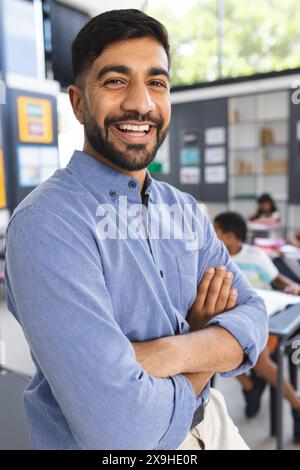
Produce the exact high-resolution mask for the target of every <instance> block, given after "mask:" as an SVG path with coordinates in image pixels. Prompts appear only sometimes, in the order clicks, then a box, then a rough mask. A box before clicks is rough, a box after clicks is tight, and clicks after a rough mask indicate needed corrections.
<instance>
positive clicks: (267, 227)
mask: <svg viewBox="0 0 300 470" xmlns="http://www.w3.org/2000/svg"><path fill="white" fill-rule="evenodd" d="M247 227H248V229H249V230H253V231H263V232H269V231H271V230H274V229H279V228H282V225H281V224H280V223H274V224H263V223H260V222H247Z"/></svg>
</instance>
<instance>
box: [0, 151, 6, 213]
mask: <svg viewBox="0 0 300 470" xmlns="http://www.w3.org/2000/svg"><path fill="white" fill-rule="evenodd" d="M5 207H6V190H5V171H4V157H3V150H2V149H1V148H0V209H4V208H5Z"/></svg>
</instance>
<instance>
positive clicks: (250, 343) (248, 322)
mask: <svg viewBox="0 0 300 470" xmlns="http://www.w3.org/2000/svg"><path fill="white" fill-rule="evenodd" d="M205 223H206V228H205V237H204V240H205V242H204V246H203V251H202V255H203V256H201V257H200V258H201V259H200V261H201V269H200V268H199V272H200V278H201V277H202V275H203V273H204V270H205V268H207V267H208V266H212V267H217V266H220V265H225V266H226V267H227V270H228V271H230V272H232V274H233V284H232V287H234V288H236V289H237V292H238V299H237V306H236V307H235V308H234V309H232V310H230V311H228V312H225V313H222V314H220V315H217V316H215V317H213V318H212V320H210V321H209V322H208V323H207V326H209V325H218V326H220V327H222V328H224V329H226V330H227V331H229V333H231V334H232V335H233V336H234V337H235V339H236V340H237V341H238V342H239V343H240V345H241V347H242V348H243V350H244V353H245V355H246V359H245V361H244V363H243V364H241V366H240V367H238V368H237V369H235V370H233V371H230V372H224V373H223V374H222V375H224V376H229V377H230V376H235V375H239V374H241V373H243V372H245V371H247V370H248V369H250V368H251V367H253V366H254V365H255V364H256V361H257V359H258V356H259V354H260V352H261V351H262V350H263V348H264V347H265V345H266V342H267V338H268V315H267V312H266V307H265V304H264V301H263V300H262V299H261V298H260V297H259V296H258V295H257V294H256V293H255V291H254V289H253V288H252V287H251V285H250V284H249V282H248V281H247V279H246V277H245V276H244V274H243V273H242V272H241V271H240V270H239V268H238V267H237V265H236V264H235V263H234V262H233V260H232V259H231V258H230V255H229V254H228V251H227V249H226V248H225V246H224V244H223V243H222V242H221V241H220V240H218V238H217V236H216V233H215V231H214V229H213V227H212V224H211V223H210V221H209V220H208V217H206V216H205ZM199 280H200V279H198V281H199Z"/></svg>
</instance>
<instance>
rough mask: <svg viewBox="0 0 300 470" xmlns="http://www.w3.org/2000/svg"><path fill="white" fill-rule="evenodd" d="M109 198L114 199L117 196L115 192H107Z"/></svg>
mask: <svg viewBox="0 0 300 470" xmlns="http://www.w3.org/2000/svg"><path fill="white" fill-rule="evenodd" d="M109 195H110V197H115V196H116V195H117V193H116V191H109Z"/></svg>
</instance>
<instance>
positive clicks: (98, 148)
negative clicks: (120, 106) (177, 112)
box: [84, 107, 169, 171]
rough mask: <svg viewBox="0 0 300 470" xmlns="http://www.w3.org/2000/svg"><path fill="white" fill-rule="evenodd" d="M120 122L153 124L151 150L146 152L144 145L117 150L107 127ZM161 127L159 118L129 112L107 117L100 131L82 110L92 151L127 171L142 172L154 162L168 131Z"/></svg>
mask: <svg viewBox="0 0 300 470" xmlns="http://www.w3.org/2000/svg"><path fill="white" fill-rule="evenodd" d="M122 121H138V122H140V124H141V125H142V124H143V122H151V123H153V124H154V125H155V126H156V143H155V145H154V147H153V148H152V150H147V149H146V147H147V145H146V144H125V147H126V148H125V150H119V149H118V148H117V147H116V145H115V144H114V143H113V142H111V141H110V140H109V126H110V125H112V124H114V123H118V122H122ZM162 127H163V120H162V119H161V118H155V117H153V116H150V115H149V114H146V115H144V116H142V115H140V114H139V113H135V112H130V113H126V114H124V115H123V116H112V117H107V118H106V119H105V121H104V128H103V129H102V128H100V127H99V126H98V124H97V121H96V119H95V118H94V117H93V116H90V115H89V113H88V110H87V108H86V107H85V108H84V131H85V135H86V138H87V140H88V142H89V144H90V145H91V147H92V148H93V150H94V151H95V152H97V153H98V154H100V155H101V156H102V157H103V158H104V159H105V160H108V161H110V162H111V163H114V164H115V165H117V166H118V167H120V168H122V169H124V170H127V171H138V170H142V169H144V168H146V167H147V166H148V165H149V164H150V163H151V162H152V161H153V160H154V158H155V156H156V153H157V151H158V149H159V147H160V146H161V144H162V143H163V141H164V140H165V138H166V136H167V134H168V130H169V128H167V129H165V130H164V131H162ZM123 145H124V144H123Z"/></svg>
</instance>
